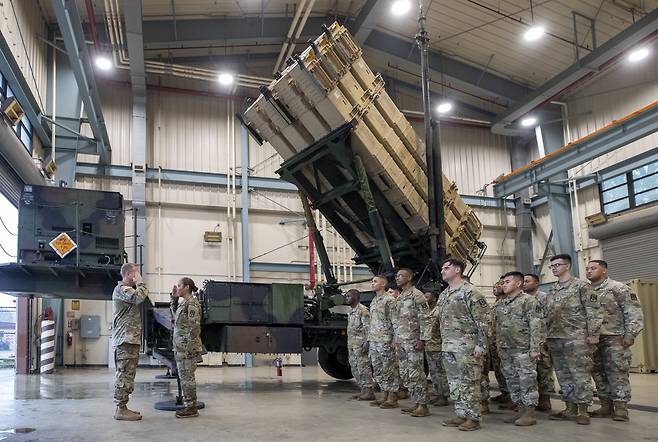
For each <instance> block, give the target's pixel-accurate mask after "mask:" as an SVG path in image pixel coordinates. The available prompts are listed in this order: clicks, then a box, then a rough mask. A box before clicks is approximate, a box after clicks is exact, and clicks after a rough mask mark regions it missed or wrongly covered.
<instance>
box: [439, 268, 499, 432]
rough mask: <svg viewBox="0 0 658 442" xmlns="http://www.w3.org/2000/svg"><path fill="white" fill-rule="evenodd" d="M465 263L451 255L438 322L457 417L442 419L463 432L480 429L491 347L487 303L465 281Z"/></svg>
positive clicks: (444, 275)
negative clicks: (486, 363)
mask: <svg viewBox="0 0 658 442" xmlns="http://www.w3.org/2000/svg"><path fill="white" fill-rule="evenodd" d="M465 268H466V266H465V264H464V263H463V262H461V261H460V260H458V259H456V258H448V259H447V260H445V261H444V262H443V264H442V265H441V277H442V278H443V280H444V281H445V282H447V283H448V288H446V289H445V290H444V291H443V292H442V293H441V295H440V296H439V301H438V303H437V305H438V307H439V325H440V330H441V340H442V342H441V350H442V351H443V367H444V368H445V371H446V375H447V377H448V384H449V385H450V397H451V399H452V400H453V401H454V402H455V414H456V415H457V416H456V417H454V418H452V419H449V420H447V421H444V422H443V425H444V426H446V427H458V428H459V429H460V430H462V431H473V430H478V429H480V428H481V427H480V417H481V414H480V378H481V372H482V365H481V364H482V359H483V357H484V355H485V354H486V352H487V350H488V342H487V337H488V334H489V330H488V327H489V326H488V306H487V301H486V300H485V299H484V296H483V295H482V293H480V291H479V290H478V289H477V288H476V287H475V286H473V285H472V284H469V283H464V281H463V279H462V274H463V273H464V269H465Z"/></svg>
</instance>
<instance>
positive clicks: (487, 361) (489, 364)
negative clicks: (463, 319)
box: [480, 277, 514, 414]
mask: <svg viewBox="0 0 658 442" xmlns="http://www.w3.org/2000/svg"><path fill="white" fill-rule="evenodd" d="M493 294H494V296H495V297H496V301H495V304H497V303H498V301H499V300H500V299H501V298H502V297H503V280H502V277H501V278H500V279H499V280H498V281H497V282H496V284H495V285H494V287H493ZM487 306H488V305H487ZM488 307H489V340H488V342H489V351H488V352H487V353H486V354H485V355H484V359H483V360H482V379H481V381H480V390H481V396H480V399H481V401H480V412H481V413H482V414H489V412H490V409H489V372H490V371H491V369H493V371H494V375H495V376H496V382H497V383H498V388H499V389H500V394H499V395H498V396H495V397H493V398H491V400H492V401H493V402H497V403H498V408H501V409H504V410H506V409H511V408H513V407H514V404H513V403H512V401H511V399H510V396H509V392H508V390H507V384H506V382H505V376H503V372H502V370H501V369H500V357H499V355H498V348H497V346H496V324H495V318H494V313H493V307H490V306H488Z"/></svg>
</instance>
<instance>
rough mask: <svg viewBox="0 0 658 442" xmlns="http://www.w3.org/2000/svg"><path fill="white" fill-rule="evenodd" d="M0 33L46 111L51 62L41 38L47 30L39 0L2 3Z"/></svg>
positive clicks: (45, 35) (43, 37)
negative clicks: (49, 65) (48, 60)
mask: <svg viewBox="0 0 658 442" xmlns="http://www.w3.org/2000/svg"><path fill="white" fill-rule="evenodd" d="M0 32H2V35H3V36H4V38H5V39H6V40H7V43H8V44H9V47H10V48H11V52H12V54H13V56H14V58H15V59H16V62H17V63H18V66H19V67H20V69H21V73H22V74H23V76H24V77H25V81H27V84H28V85H29V86H30V90H31V91H32V93H33V94H34V97H35V99H36V100H37V102H38V103H39V106H41V109H43V110H45V109H46V107H45V104H46V81H47V74H46V72H47V63H48V62H47V57H46V56H47V45H46V43H44V42H43V41H42V40H41V39H45V38H46V37H47V35H48V31H47V29H46V22H45V20H44V18H43V15H42V14H41V8H40V7H39V2H36V1H27V0H21V1H13V2H10V1H2V2H0ZM30 65H31V66H30Z"/></svg>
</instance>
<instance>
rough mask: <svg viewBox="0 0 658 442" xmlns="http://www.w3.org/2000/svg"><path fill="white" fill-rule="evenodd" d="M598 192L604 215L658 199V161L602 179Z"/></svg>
mask: <svg viewBox="0 0 658 442" xmlns="http://www.w3.org/2000/svg"><path fill="white" fill-rule="evenodd" d="M600 193H601V209H602V210H603V213H605V214H606V215H612V214H614V213H619V212H622V211H624V210H628V209H634V208H636V207H640V206H643V205H645V204H650V203H654V202H656V201H658V161H656V162H653V163H649V164H646V165H644V166H641V167H638V168H637V169H633V170H631V171H630V172H628V173H625V174H622V175H617V176H616V177H613V178H610V179H607V180H605V181H602V182H601V185H600Z"/></svg>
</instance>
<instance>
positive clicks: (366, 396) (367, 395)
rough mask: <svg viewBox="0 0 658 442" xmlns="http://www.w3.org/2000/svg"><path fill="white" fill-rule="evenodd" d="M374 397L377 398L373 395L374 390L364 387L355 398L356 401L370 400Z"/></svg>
mask: <svg viewBox="0 0 658 442" xmlns="http://www.w3.org/2000/svg"><path fill="white" fill-rule="evenodd" d="M374 399H377V398H376V397H375V392H374V391H372V388H364V389H363V393H362V394H361V396H359V397H358V398H357V400H358V401H372V400H374Z"/></svg>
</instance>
